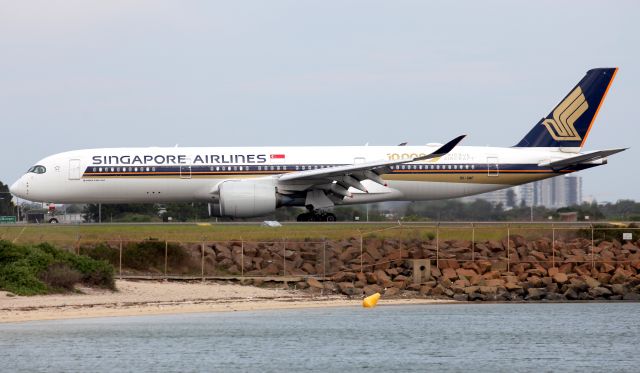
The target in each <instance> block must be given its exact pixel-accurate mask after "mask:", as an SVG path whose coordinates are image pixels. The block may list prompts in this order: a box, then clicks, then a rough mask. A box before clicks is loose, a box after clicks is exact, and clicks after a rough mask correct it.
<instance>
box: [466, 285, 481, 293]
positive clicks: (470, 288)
mask: <svg viewBox="0 0 640 373" xmlns="http://www.w3.org/2000/svg"><path fill="white" fill-rule="evenodd" d="M479 290H480V287H479V286H467V287H466V288H464V292H465V294H471V293H477V292H478V291H479Z"/></svg>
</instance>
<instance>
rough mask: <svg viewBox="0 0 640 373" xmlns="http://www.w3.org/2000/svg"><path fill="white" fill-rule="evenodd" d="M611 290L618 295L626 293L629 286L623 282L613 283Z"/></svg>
mask: <svg viewBox="0 0 640 373" xmlns="http://www.w3.org/2000/svg"><path fill="white" fill-rule="evenodd" d="M611 292H612V293H613V294H616V295H625V294H626V293H627V288H626V287H625V286H624V285H622V284H613V285H611Z"/></svg>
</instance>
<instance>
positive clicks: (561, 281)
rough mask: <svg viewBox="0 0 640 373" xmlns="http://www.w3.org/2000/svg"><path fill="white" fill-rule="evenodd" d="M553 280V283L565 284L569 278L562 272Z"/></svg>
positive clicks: (557, 273)
mask: <svg viewBox="0 0 640 373" xmlns="http://www.w3.org/2000/svg"><path fill="white" fill-rule="evenodd" d="M549 272H551V270H549ZM552 278H553V281H554V282H555V283H557V284H564V283H566V282H568V281H569V276H567V274H566V273H562V272H556V273H555V274H554V275H553V277H552Z"/></svg>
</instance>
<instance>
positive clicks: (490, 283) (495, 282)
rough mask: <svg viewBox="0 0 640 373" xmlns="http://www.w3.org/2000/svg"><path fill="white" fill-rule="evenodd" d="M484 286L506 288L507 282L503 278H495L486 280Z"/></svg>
mask: <svg viewBox="0 0 640 373" xmlns="http://www.w3.org/2000/svg"><path fill="white" fill-rule="evenodd" d="M484 284H485V285H486V286H495V287H504V286H505V284H506V282H505V281H504V280H503V279H501V278H494V279H491V280H485V281H484Z"/></svg>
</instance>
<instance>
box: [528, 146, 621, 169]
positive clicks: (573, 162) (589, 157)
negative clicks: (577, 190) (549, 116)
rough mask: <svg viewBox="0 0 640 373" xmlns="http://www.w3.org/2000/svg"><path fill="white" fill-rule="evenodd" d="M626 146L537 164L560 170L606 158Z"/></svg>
mask: <svg viewBox="0 0 640 373" xmlns="http://www.w3.org/2000/svg"><path fill="white" fill-rule="evenodd" d="M627 149H628V148H622V149H608V150H598V151H594V152H588V153H584V154H580V155H576V156H574V157H570V158H565V159H561V160H558V161H547V162H542V163H540V164H539V166H540V167H550V168H552V169H554V170H560V169H563V168H567V167H570V166H577V165H580V164H586V163H590V162H596V161H603V160H606V159H605V157H608V156H610V155H613V154H616V153H620V152H622V151H625V150H627Z"/></svg>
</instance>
